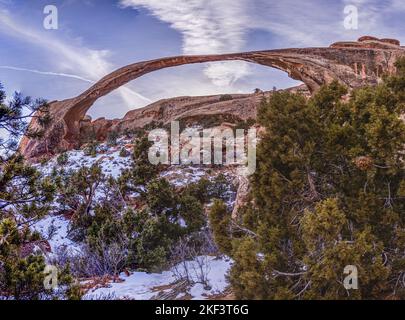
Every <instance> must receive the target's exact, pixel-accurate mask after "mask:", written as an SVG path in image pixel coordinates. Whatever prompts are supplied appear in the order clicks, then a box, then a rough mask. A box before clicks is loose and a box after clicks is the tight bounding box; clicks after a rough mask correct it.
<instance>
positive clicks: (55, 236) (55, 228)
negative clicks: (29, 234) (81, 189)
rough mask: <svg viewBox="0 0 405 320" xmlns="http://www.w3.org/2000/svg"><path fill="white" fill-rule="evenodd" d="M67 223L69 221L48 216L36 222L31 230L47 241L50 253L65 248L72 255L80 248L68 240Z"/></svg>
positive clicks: (59, 217)
mask: <svg viewBox="0 0 405 320" xmlns="http://www.w3.org/2000/svg"><path fill="white" fill-rule="evenodd" d="M69 223H70V221H69V220H67V219H65V218H64V217H62V216H58V217H53V216H48V217H45V218H44V219H42V220H40V221H38V222H36V223H35V224H34V225H32V226H31V228H32V230H34V231H37V232H39V233H40V234H41V235H42V236H43V237H44V239H46V240H48V242H49V244H50V246H51V249H52V252H56V251H57V249H58V248H60V247H65V248H67V249H68V250H69V251H71V252H72V253H73V252H75V251H78V250H80V247H79V245H78V244H77V243H75V242H73V241H72V240H69V239H68V230H69Z"/></svg>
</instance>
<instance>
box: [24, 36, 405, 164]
mask: <svg viewBox="0 0 405 320" xmlns="http://www.w3.org/2000/svg"><path fill="white" fill-rule="evenodd" d="M402 55H405V48H404V47H401V46H400V44H399V42H398V41H397V40H393V39H381V40H379V39H377V38H374V37H368V36H367V37H362V38H360V39H359V41H357V42H338V43H335V44H333V45H331V46H330V47H328V48H301V49H281V50H269V51H255V52H245V53H235V54H223V55H203V56H178V57H170V58H162V59H157V60H151V61H145V62H139V63H135V64H132V65H129V66H126V67H123V68H121V69H119V70H117V71H115V72H113V73H111V74H109V75H107V76H105V77H104V78H103V79H101V80H100V81H99V82H97V83H96V84H95V85H93V86H92V87H91V88H89V89H88V90H87V91H85V92H84V93H82V94H81V95H79V96H77V97H75V98H72V99H67V100H64V101H54V102H51V103H50V113H51V117H52V119H53V121H52V124H51V125H50V126H49V128H48V129H47V131H46V133H45V137H44V138H43V139H41V140H40V141H39V140H30V139H28V138H24V139H23V140H22V141H21V144H20V151H21V152H22V153H23V154H24V155H25V157H26V158H27V159H31V160H35V159H38V158H40V157H41V156H44V155H47V154H54V153H57V152H59V151H61V150H67V149H71V148H74V147H77V143H78V141H79V137H80V129H81V126H82V125H83V123H86V121H87V124H88V122H89V120H88V119H85V116H86V112H87V111H88V110H89V108H90V107H91V106H92V105H93V104H94V102H95V101H96V100H97V99H99V98H100V97H102V96H105V95H107V94H108V93H110V92H111V91H113V90H115V89H117V88H119V87H120V86H122V85H124V84H126V83H128V82H129V81H131V80H134V79H136V78H139V77H141V76H143V75H145V74H147V73H150V72H153V71H156V70H160V69H164V68H169V67H175V66H180V65H185V64H194V63H203V62H214V61H231V60H241V61H247V62H251V63H257V64H261V65H265V66H269V67H273V68H277V69H280V70H282V71H285V72H287V73H288V75H289V76H290V77H291V78H293V79H295V80H300V81H302V82H303V83H304V84H305V85H306V86H307V88H308V89H309V90H310V91H311V92H315V91H317V90H318V89H319V88H320V86H322V85H323V84H326V83H330V82H331V81H333V80H337V81H339V82H341V83H343V84H345V85H347V86H348V87H349V88H357V87H361V86H364V85H368V84H376V83H378V81H379V80H380V79H381V77H382V75H383V74H386V73H388V74H392V73H393V72H394V71H395V67H394V63H395V61H396V60H397V59H398V58H399V57H400V56H402ZM211 98H212V97H205V98H201V99H202V100H201V101H200V102H199V103H200V107H201V108H203V106H204V105H205V107H206V108H207V109H208V111H207V112H216V113H222V114H224V113H225V112H229V110H231V109H232V107H230V106H229V104H228V106H227V108H228V109H227V108H223V109H222V110H221V108H222V107H223V105H221V104H220V103H218V104H217V103H206V102H207V100H209V99H211ZM182 99H183V100H182ZM185 99H191V98H177V100H176V99H174V100H171V102H170V101H166V105H167V107H162V105H164V104H165V101H163V102H159V103H157V104H152V105H151V106H149V107H147V108H143V109H140V110H135V111H132V112H130V113H128V114H127V115H126V117H125V118H124V119H123V120H121V121H120V120H118V121H108V120H103V119H100V120H98V121H96V122H95V123H94V124H92V125H94V126H97V127H98V128H99V131H100V135H101V133H102V132H106V130H109V129H111V128H114V127H119V128H124V127H125V126H131V122H132V126H134V125H135V124H134V123H136V122H137V120H136V119H138V118H137V117H140V118H139V119H144V121H145V122H147V121H149V120H147V118H148V113H150V118H153V117H156V115H158V116H157V117H161V118H162V121H163V122H168V121H170V120H171V119H174V118H176V117H180V116H181V115H182V114H184V113H189V114H190V115H192V114H193V113H194V114H196V112H197V111H198V110H197V109H199V108H197V109H193V108H194V107H195V105H194V104H193V102H192V103H191V104H189V105H188V106H189V107H187V103H184V102H185ZM204 99H205V100H204ZM246 99H247V100H244V97H242V96H241V97H239V96H238V97H235V100H232V101H228V103H231V102H233V103H236V102H237V101H238V102H240V103H241V105H240V106H239V107H238V106H235V107H234V108H239V109H240V108H241V109H242V113H243V112H245V113H246V114H250V113H252V114H254V111H250V110H249V108H250V107H251V105H250V104H251V103H253V104H255V105H256V106H257V101H256V100H257V99H256V100H255V97H252V96H250V97H249V96H246ZM203 100H204V101H203ZM174 102H176V103H178V105H177V104H176V105H174V106H170V103H174ZM197 104H198V103H197ZM172 108H173V110H172ZM217 108H218V109H217ZM245 108H246V109H245ZM253 109H254V108H253ZM253 109H252V110H253ZM201 111H202V110H199V112H201ZM239 113H240V112H239ZM196 115H197V114H196ZM134 119H135V120H134ZM83 120H84V121H83ZM138 122H139V123H140V122H142V121H138ZM136 125H139V124H136ZM30 126H31V128H34V129H35V128H36V127H38V123H37V122H36V120H35V119H34V120H33V121H32V122H31V124H30Z"/></svg>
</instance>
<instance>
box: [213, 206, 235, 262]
mask: <svg viewBox="0 0 405 320" xmlns="http://www.w3.org/2000/svg"><path fill="white" fill-rule="evenodd" d="M209 221H210V226H211V229H212V232H213V235H214V240H215V243H216V244H217V245H218V248H219V250H220V251H221V252H223V253H225V254H228V255H229V254H230V253H231V251H232V243H231V241H232V240H231V234H230V221H231V215H230V213H229V212H228V209H227V207H226V205H225V203H223V202H222V201H220V200H215V201H214V204H213V205H212V207H211V210H210V213H209Z"/></svg>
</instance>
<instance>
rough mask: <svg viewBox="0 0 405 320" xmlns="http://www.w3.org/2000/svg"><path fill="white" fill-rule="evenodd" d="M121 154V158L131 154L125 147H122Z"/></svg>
mask: <svg viewBox="0 0 405 320" xmlns="http://www.w3.org/2000/svg"><path fill="white" fill-rule="evenodd" d="M119 156H120V157H121V158H127V157H129V156H130V152H129V151H128V150H127V149H125V148H121V150H120V154H119Z"/></svg>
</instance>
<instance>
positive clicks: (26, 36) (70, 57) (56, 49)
mask: <svg viewBox="0 0 405 320" xmlns="http://www.w3.org/2000/svg"><path fill="white" fill-rule="evenodd" d="M0 32H2V33H4V34H6V35H8V36H10V37H14V38H18V39H20V40H22V41H25V42H31V43H32V44H34V45H37V46H40V47H41V48H42V49H44V53H45V54H48V55H49V56H50V57H51V59H49V60H50V61H51V62H52V63H53V64H54V65H55V68H58V69H59V70H62V71H64V72H49V71H39V70H32V69H29V68H23V67H20V66H3V68H4V67H7V68H8V69H10V70H11V69H14V70H17V69H19V71H24V70H25V71H27V72H35V73H38V74H43V75H50V76H56V75H59V76H64V77H70V78H76V79H78V80H85V81H87V82H96V81H98V80H99V79H100V78H102V77H103V76H105V75H107V74H108V73H110V72H111V71H113V66H112V65H111V64H110V63H109V62H108V60H107V58H108V56H109V51H108V50H93V49H89V48H86V47H84V46H82V45H79V44H76V45H75V44H67V43H65V42H63V41H61V40H59V39H55V38H54V37H51V36H49V33H48V34H46V33H45V32H40V31H39V30H34V29H32V28H30V27H27V26H26V25H24V26H23V25H22V24H19V23H16V22H15V20H13V18H12V17H11V16H10V14H9V13H8V12H7V11H5V10H0ZM66 72H69V74H68V73H66ZM117 92H118V94H119V95H120V97H121V99H122V100H123V101H124V103H125V104H126V105H127V108H128V109H129V108H130V107H133V106H134V105H136V104H138V105H144V104H145V102H148V103H149V102H151V100H150V99H148V98H146V97H144V96H142V95H141V94H139V93H137V92H134V91H132V90H131V89H129V88H127V87H121V88H119V89H117Z"/></svg>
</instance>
